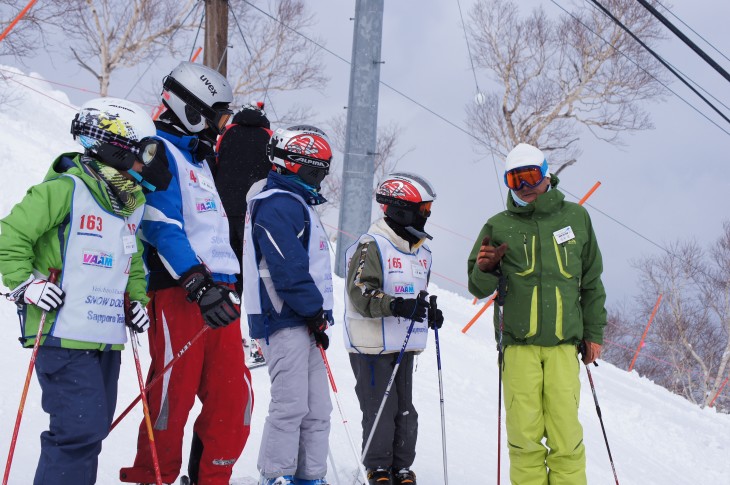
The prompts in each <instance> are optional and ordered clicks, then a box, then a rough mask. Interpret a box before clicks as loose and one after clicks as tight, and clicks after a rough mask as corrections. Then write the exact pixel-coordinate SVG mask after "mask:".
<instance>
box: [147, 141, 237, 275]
mask: <svg viewBox="0 0 730 485" xmlns="http://www.w3.org/2000/svg"><path fill="white" fill-rule="evenodd" d="M157 136H158V137H159V138H162V139H164V140H166V141H168V142H170V143H171V144H172V145H174V146H175V147H176V148H177V149H178V150H179V153H181V154H182V155H183V156H184V157H185V160H177V159H176V157H175V156H174V155H173V154H172V152H171V151H170V149H169V148H168V147H167V146H165V153H166V155H167V160H168V167H169V169H170V172H171V173H172V180H171V181H170V185H169V186H168V188H167V190H163V191H156V192H152V193H150V194H148V196H147V207H146V210H145V215H144V219H143V221H142V225H141V228H142V237H141V239H142V241H143V243H144V260H145V263H146V264H147V268H148V271H149V274H148V289H149V290H158V289H162V288H167V287H171V286H176V285H177V282H176V280H178V279H179V278H180V276H181V275H182V274H184V273H185V272H186V271H188V270H189V269H190V268H192V267H193V266H195V265H197V264H200V263H201V259H200V258H199V257H198V255H197V254H196V251H195V250H194V249H193V246H192V245H191V241H190V239H189V235H188V234H189V232H190V231H187V232H186V220H185V217H184V214H185V211H186V210H190V209H189V208H185V207H184V203H183V201H184V198H183V194H182V189H181V184H183V183H188V182H187V181H184V180H180V175H179V174H180V173H181V172H182V171H180V170H178V164H179V163H183V164H185V163H187V164H190V165H191V166H193V167H196V168H198V169H203V168H204V164H205V163H207V162H205V161H197V160H196V159H195V155H194V151H195V149H196V147H197V144H198V137H196V136H184V135H183V136H178V135H174V134H171V133H167V132H165V131H162V130H159V129H158V130H157ZM216 196H217V194H216ZM220 210H223V208H222V206H221V207H220ZM188 229H189V228H188ZM213 237H220V238H223V239H225V241H226V245H227V244H228V242H227V241H228V231H227V230H226V231H225V234H216V235H213ZM228 248H229V249H230V246H229V247H228ZM234 269H235V268H234ZM235 272H236V271H232V272H231V274H225V273H216V272H214V273H213V279H214V280H215V281H217V282H222V283H233V282H235V281H236V276H235V274H234V273H235Z"/></svg>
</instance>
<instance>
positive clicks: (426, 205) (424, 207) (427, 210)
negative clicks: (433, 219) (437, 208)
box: [418, 202, 433, 217]
mask: <svg viewBox="0 0 730 485" xmlns="http://www.w3.org/2000/svg"><path fill="white" fill-rule="evenodd" d="M431 205H433V202H421V203H420V204H418V213H419V214H421V216H423V217H429V216H431Z"/></svg>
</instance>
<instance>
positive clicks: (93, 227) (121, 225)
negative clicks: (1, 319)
mask: <svg viewBox="0 0 730 485" xmlns="http://www.w3.org/2000/svg"><path fill="white" fill-rule="evenodd" d="M71 133H72V134H73V135H74V138H76V139H77V140H78V141H79V143H81V145H83V146H84V148H85V151H84V153H83V154H82V153H64V154H62V155H60V156H59V157H58V158H57V159H56V160H55V161H54V162H53V164H52V165H51V168H50V170H49V171H48V174H47V175H46V177H45V179H44V181H43V182H42V183H40V184H38V185H36V186H33V187H31V188H30V189H29V190H28V193H27V194H26V196H25V197H24V198H23V200H22V201H21V202H20V203H18V204H17V205H16V206H15V207H13V209H12V211H11V213H10V215H8V216H7V217H5V218H4V219H3V220H2V221H0V273H2V278H3V283H4V284H5V285H6V286H8V287H9V288H14V290H13V291H12V292H11V295H10V298H11V299H13V300H14V301H16V302H18V304H22V305H24V309H23V312H24V315H23V317H24V318H22V333H23V335H22V338H21V342H22V343H23V345H24V346H25V347H33V345H34V343H35V335H36V334H37V333H38V325H39V323H40V321H41V316H42V314H44V313H45V314H46V317H45V324H44V326H43V337H42V339H41V342H40V347H39V348H38V354H37V357H36V362H35V367H36V370H37V375H38V382H39V383H40V386H41V390H42V393H43V397H42V406H43V410H44V411H45V412H46V413H48V414H49V416H50V426H49V429H48V431H44V432H43V433H42V434H41V456H40V460H39V462H38V467H37V469H36V473H35V480H34V482H33V483H34V484H35V485H86V484H88V485H91V484H93V483H96V471H97V461H98V455H99V452H100V451H101V442H102V440H103V439H104V438H106V436H107V434H108V432H109V426H110V425H111V422H112V418H113V416H114V409H115V406H116V398H117V381H118V378H119V367H120V362H121V352H120V351H121V350H122V349H123V344H124V343H125V342H126V333H125V320H126V321H127V324H128V325H130V326H131V327H132V328H133V329H134V330H135V331H137V332H144V331H145V330H146V328H147V327H148V325H149V318H148V317H147V313H146V311H145V308H144V307H145V304H146V303H147V296H146V295H145V276H144V268H143V266H142V259H141V244H140V242H139V240H138V238H137V236H136V231H137V228H138V227H139V223H140V220H141V218H142V212H143V210H144V204H145V197H144V195H143V193H142V190H143V187H146V188H147V189H148V190H154V189H158V190H161V189H165V188H166V186H167V184H168V183H169V180H170V178H169V176H170V174H169V172H168V171H167V169H166V165H167V163H166V161H164V160H161V158H160V157H164V150H162V149H160V150H157V148H158V146H157V143H158V142H156V141H154V140H151V139H148V138H146V137H151V136H153V135H154V134H155V127H154V124H153V123H152V119H151V118H150V117H149V115H148V114H146V113H145V111H144V110H143V109H142V108H140V107H139V106H137V105H135V104H134V103H130V102H129V101H126V100H123V99H115V98H100V99H94V100H92V101H89V102H87V103H86V104H84V105H83V106H82V107H81V109H80V110H79V112H78V114H77V115H76V117H75V118H74V120H73V121H72V124H71ZM50 268H56V269H59V270H61V275H60V278H59V280H58V282H57V283H56V284H54V283H51V282H50V281H48V278H49V276H48V272H49V269H50ZM125 292H127V293H129V296H130V299H131V300H132V305H131V309H130V312H129V313H130V314H129V315H127V318H126V319H125V315H124V311H123V301H124V293H125Z"/></svg>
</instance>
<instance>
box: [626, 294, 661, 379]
mask: <svg viewBox="0 0 730 485" xmlns="http://www.w3.org/2000/svg"><path fill="white" fill-rule="evenodd" d="M661 302H662V295H661V293H660V294H659V298H658V299H657V301H656V304H655V305H654V310H652V312H651V316H650V317H649V323H647V324H646V328H645V329H644V335H642V336H641V341H639V345H638V347H636V352H635V353H634V358H633V359H631V364H630V365H629V372H631V370H632V369H633V368H634V364H635V363H636V359H637V358H638V357H639V352H640V351H641V347H643V346H644V340H645V339H646V334H647V333H649V326H650V325H651V322H652V321H653V320H654V315H656V312H657V310H658V309H659V304H660V303H661Z"/></svg>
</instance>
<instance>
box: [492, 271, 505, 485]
mask: <svg viewBox="0 0 730 485" xmlns="http://www.w3.org/2000/svg"><path fill="white" fill-rule="evenodd" d="M506 296H507V278H506V277H505V276H504V275H502V274H500V275H499V283H498V284H497V297H496V299H495V300H496V302H497V312H498V316H499V340H498V342H497V363H498V364H499V385H498V386H499V389H498V391H497V394H498V396H499V397H498V403H497V485H499V484H500V483H501V477H502V363H503V362H504V347H503V346H502V335H503V334H504V299H505V297H506Z"/></svg>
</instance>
